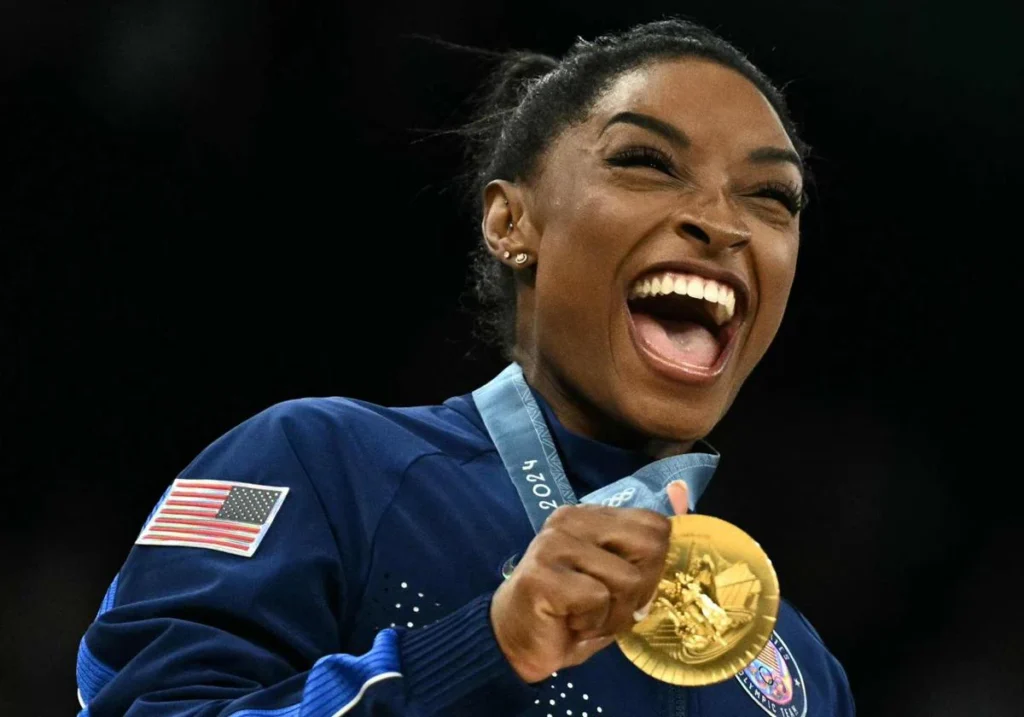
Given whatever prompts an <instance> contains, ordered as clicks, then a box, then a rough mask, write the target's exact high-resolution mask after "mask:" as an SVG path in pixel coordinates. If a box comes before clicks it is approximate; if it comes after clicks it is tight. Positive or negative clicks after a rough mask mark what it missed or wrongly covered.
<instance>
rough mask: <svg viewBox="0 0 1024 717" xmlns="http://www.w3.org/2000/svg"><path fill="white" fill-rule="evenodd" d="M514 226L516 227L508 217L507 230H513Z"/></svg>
mask: <svg viewBox="0 0 1024 717" xmlns="http://www.w3.org/2000/svg"><path fill="white" fill-rule="evenodd" d="M515 228H516V224H515V222H513V221H512V220H511V219H509V220H508V230H509V231H512V230H513V229H515Z"/></svg>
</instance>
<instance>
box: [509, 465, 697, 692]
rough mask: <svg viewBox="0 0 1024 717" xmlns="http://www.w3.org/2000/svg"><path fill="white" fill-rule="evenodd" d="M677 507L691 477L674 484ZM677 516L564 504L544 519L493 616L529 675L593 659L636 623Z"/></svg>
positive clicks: (530, 678) (516, 663)
mask: <svg viewBox="0 0 1024 717" xmlns="http://www.w3.org/2000/svg"><path fill="white" fill-rule="evenodd" d="M667 491H668V496H669V501H670V502H671V504H672V507H673V510H674V511H675V513H676V514H677V515H682V514H685V513H686V511H687V491H686V484H685V483H683V482H682V481H677V482H675V483H672V484H671V485H669V486H668V488H667ZM670 532H671V523H670V522H669V520H668V519H667V518H666V517H664V516H663V515H659V514H658V513H655V512H653V511H649V510H641V509H637V508H606V507H601V506H593V505H576V506H563V507H561V508H559V509H558V510H556V511H555V512H554V513H553V514H552V515H551V517H549V518H548V519H547V521H546V522H545V523H544V527H543V528H542V529H541V531H540V532H539V533H538V534H537V536H536V537H535V538H534V539H533V541H532V542H531V543H530V546H529V548H527V550H526V554H525V555H524V556H523V559H522V561H521V562H520V563H519V565H518V566H517V567H516V569H515V571H514V572H513V573H512V576H511V577H510V578H509V579H508V580H506V581H505V582H504V583H503V584H502V585H501V586H500V587H499V588H498V590H497V591H496V592H495V593H494V598H493V600H492V602H491V624H492V625H493V627H494V634H495V636H496V637H497V640H498V646H499V647H500V648H501V650H502V652H503V653H504V654H505V657H506V658H507V659H508V661H509V664H511V665H512V668H513V669H514V670H515V671H516V672H517V673H518V674H519V676H520V677H521V678H522V679H523V680H525V681H526V682H540V681H541V680H544V679H546V678H547V677H548V676H549V675H551V673H552V672H556V671H558V670H560V669H562V668H564V667H571V666H573V665H578V664H580V663H582V662H584V661H586V660H587V659H588V658H589V657H590V656H591V655H593V654H594V653H596V652H598V651H600V650H602V649H604V648H605V647H607V646H608V645H610V644H611V643H612V642H613V641H614V640H615V635H616V633H619V632H622V631H623V630H626V629H629V628H630V627H632V626H633V625H634V624H635V618H634V615H633V613H634V612H636V611H638V610H640V611H643V610H646V609H648V608H649V607H650V603H651V602H652V601H653V600H654V595H655V593H656V591H657V587H658V580H659V579H660V578H661V573H662V570H663V569H664V566H665V555H666V553H667V552H668V539H669V534H670Z"/></svg>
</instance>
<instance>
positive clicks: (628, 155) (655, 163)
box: [606, 146, 676, 177]
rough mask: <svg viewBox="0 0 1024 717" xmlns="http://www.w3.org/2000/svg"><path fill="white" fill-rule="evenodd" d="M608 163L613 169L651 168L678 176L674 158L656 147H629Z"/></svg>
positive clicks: (611, 158) (608, 160)
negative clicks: (673, 161) (673, 162)
mask: <svg viewBox="0 0 1024 717" xmlns="http://www.w3.org/2000/svg"><path fill="white" fill-rule="evenodd" d="M606 161H607V163H608V164H610V165H611V166H613V167H650V168H651V169H656V170H658V171H659V172H664V173H665V174H668V175H671V176H673V177H674V176H676V170H675V166H674V165H673V164H672V158H671V157H669V156H668V155H667V154H665V153H664V152H662V151H661V150H660V149H656V148H654V147H647V146H637V147H627V148H626V149H624V150H622V151H621V152H618V153H617V154H615V155H614V156H612V157H609V158H608V159H607V160H606Z"/></svg>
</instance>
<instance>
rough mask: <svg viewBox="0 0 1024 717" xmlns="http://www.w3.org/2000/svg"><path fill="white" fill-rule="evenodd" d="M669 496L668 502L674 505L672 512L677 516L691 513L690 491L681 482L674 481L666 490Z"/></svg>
mask: <svg viewBox="0 0 1024 717" xmlns="http://www.w3.org/2000/svg"><path fill="white" fill-rule="evenodd" d="M665 492H666V493H667V494H668V501H669V503H671V504H672V512H673V513H675V514H676V515H686V514H687V513H688V512H690V489H689V488H687V487H686V483H685V482H684V481H681V480H677V481H672V482H671V483H669V484H668V487H667V488H665Z"/></svg>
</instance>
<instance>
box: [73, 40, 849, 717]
mask: <svg viewBox="0 0 1024 717" xmlns="http://www.w3.org/2000/svg"><path fill="white" fill-rule="evenodd" d="M491 87H492V89H491V91H490V93H489V94H488V95H487V98H486V100H485V102H484V103H483V106H482V107H481V110H480V116H479V118H478V119H477V120H476V121H474V122H473V123H471V124H470V125H469V126H468V127H467V128H466V130H465V134H466V136H467V137H468V139H469V140H470V141H471V144H472V147H473V150H474V155H473V156H474V157H475V162H474V166H473V168H472V170H471V172H470V174H471V178H472V179H471V182H470V184H471V187H470V191H471V193H472V196H473V201H474V203H475V204H476V206H477V207H478V208H479V210H480V215H479V219H480V225H481V229H482V234H483V241H482V242H481V244H480V247H481V248H480V250H479V251H478V252H477V254H476V255H475V259H474V271H475V277H476V287H477V289H478V293H479V294H480V296H481V298H483V299H484V300H485V302H487V303H488V304H489V305H490V307H491V308H490V312H489V313H488V314H487V316H486V317H485V319H486V320H487V321H488V322H489V325H490V326H491V327H492V328H494V329H497V331H496V332H495V333H494V334H493V335H494V336H496V337H498V339H499V340H500V342H501V345H502V347H503V348H504V350H505V351H506V353H507V356H508V357H509V358H510V359H511V360H512V363H511V364H510V365H509V367H508V368H507V369H506V370H505V371H504V372H503V373H502V374H501V375H499V376H498V377H497V378H495V379H494V380H493V381H491V382H490V383H488V384H487V385H486V386H483V387H481V388H478V389H477V390H475V391H473V392H472V393H471V394H467V395H463V396H459V397H455V398H452V399H450V400H448V401H446V402H445V403H444V404H443V405H440V406H425V407H418V408H387V407H382V406H377V405H373V404H369V403H366V402H362V401H356V400H352V399H340V398H337V399H305V400H299V401H291V402H288V403H285V404H280V405H278V406H274V407H272V408H270V409H268V410H267V411H265V412H263V413H261V414H259V415H258V416H255V417H253V418H251V419H250V420H248V421H246V422H245V423H244V424H242V425H241V426H238V427H236V428H235V429H233V430H232V431H230V432H228V433H227V434H226V435H225V436H223V437H222V438H221V439H219V440H218V441H216V442H215V443H213V444H212V445H211V446H210V447H208V448H207V449H206V450H205V451H204V452H203V453H202V454H201V455H200V456H199V457H198V458H197V459H196V460H195V461H193V462H192V463H191V464H190V465H189V466H188V467H187V468H186V469H185V470H184V471H183V472H182V474H181V475H180V476H179V477H178V479H177V480H175V481H174V483H173V484H172V486H171V487H170V488H168V491H167V493H166V494H165V496H164V498H163V499H162V500H161V501H160V503H159V505H158V506H157V507H156V509H154V511H153V513H152V514H151V516H150V517H149V519H148V520H147V521H146V524H145V527H144V529H143V531H142V532H141V533H140V534H139V539H138V540H137V541H136V546H135V547H134V548H133V550H132V552H131V553H130V555H129V557H128V560H127V561H126V563H125V565H124V567H123V569H122V570H121V572H120V574H119V576H118V577H116V578H115V580H114V582H113V584H112V585H111V587H110V590H109V591H108V593H107V596H106V597H105V598H104V600H103V601H102V609H101V611H100V614H99V615H98V617H97V619H96V621H95V623H94V624H93V625H92V626H91V627H90V629H89V631H88V632H87V634H86V636H85V639H84V640H83V641H82V644H81V649H80V653H79V665H78V677H79V686H80V699H81V701H82V704H83V709H84V712H83V714H90V715H93V716H94V717H96V716H99V715H123V714H131V715H158V714H159V715H199V714H203V715H214V714H222V715H229V714H231V715H257V714H259V715H269V714H274V715H285V714H289V715H299V714H303V715H305V714H317V715H320V714H323V715H334V716H335V717H337V716H338V715H343V714H352V715H356V714H364V715H369V714H374V715H405V714H409V715H413V714H415V715H432V714H443V715H479V714H488V715H549V717H550V715H552V714H554V713H555V711H556V710H557V711H558V713H559V714H566V715H573V714H576V715H583V717H587V716H588V715H597V714H602V715H608V716H612V715H653V714H663V715H690V716H691V717H693V716H696V715H703V716H705V717H715V716H723V717H724V716H725V715H729V716H730V717H732V716H741V717H742V716H743V715H749V716H753V715H757V714H764V713H766V712H767V713H769V714H776V715H784V716H785V717H801V716H802V715H821V716H824V715H830V716H831V715H852V714H853V704H852V699H851V697H850V694H849V688H848V685H847V682H846V678H845V675H844V673H843V670H842V668H841V667H840V666H839V664H838V663H837V662H836V660H835V659H834V658H833V657H832V656H831V655H830V654H829V652H828V651H827V650H826V649H825V647H824V645H823V643H822V641H821V638H820V637H819V636H818V635H817V633H816V632H814V630H813V628H811V627H810V625H809V624H808V623H807V621H806V620H805V619H804V618H803V617H802V616H801V615H800V614H799V613H798V612H797V611H796V610H795V609H794V608H793V607H791V606H790V605H789V604H788V603H786V602H785V601H783V602H782V603H781V605H780V606H778V610H777V622H772V621H774V620H775V616H774V615H773V616H771V619H772V621H769V623H768V627H767V631H766V632H765V637H764V640H763V641H762V642H761V643H760V645H759V646H758V647H757V648H755V649H754V650H752V651H751V652H750V654H749V655H745V657H744V658H743V660H742V662H741V664H740V665H739V666H737V667H736V670H739V672H738V673H736V670H733V671H732V672H730V673H728V674H724V675H721V676H717V677H715V678H714V679H710V680H708V681H709V682H713V683H714V684H707V685H706V686H702V687H695V688H683V687H679V686H678V685H676V684H670V682H671V679H669V678H668V677H667V676H666V675H663V674H659V673H658V670H656V669H651V668H649V667H648V668H646V669H645V667H644V665H641V664H640V663H637V665H634V664H632V663H631V662H630V661H629V660H628V659H627V658H626V657H625V655H624V654H623V652H622V650H620V649H618V648H617V647H616V646H615V645H612V642H613V640H614V639H615V638H616V636H621V635H622V634H624V632H628V631H629V630H631V629H632V628H633V626H634V625H635V624H639V623H643V624H645V625H653V626H654V627H653V628H652V630H651V634H652V635H653V637H652V639H653V640H655V641H659V640H660V641H661V643H659V644H663V646H664V647H663V648H662V649H663V650H664V651H665V654H670V655H672V656H673V657H672V659H680V660H682V659H684V657H681V655H683V653H686V654H691V653H692V654H691V657H689V658H685V659H689V660H690V662H688V663H687V664H689V665H690V666H691V667H692V666H694V665H697V666H698V667H697V668H695V669H698V670H699V663H700V660H701V658H700V657H699V655H700V654H701V650H710V651H712V652H716V653H717V652H721V649H720V648H722V649H724V647H725V646H728V645H731V644H733V641H736V642H738V640H739V638H738V637H736V635H739V633H740V632H742V631H743V630H746V629H747V628H746V627H745V626H746V625H748V624H753V622H754V621H756V620H759V619H760V618H759V617H757V616H758V615H759V614H760V613H758V612H757V606H758V604H759V600H762V599H763V600H765V601H767V600H769V599H770V598H771V599H776V598H772V596H771V595H769V592H770V591H769V587H770V585H769V582H770V581H767V582H766V580H767V578H762V577H757V576H762V575H767V573H766V572H764V571H762V572H761V573H758V571H757V570H756V569H755V570H754V572H751V567H748V566H747V565H746V564H743V563H741V562H737V561H735V560H732V559H727V557H726V556H724V554H721V553H719V552H718V549H717V548H716V547H715V544H714V543H713V542H711V543H707V544H705V543H700V545H701V546H702V547H701V548H700V550H699V551H695V552H693V553H692V554H691V556H690V563H689V564H690V565H691V566H692V570H690V569H689V568H688V567H687V563H686V561H685V560H684V559H682V558H680V555H679V549H678V545H679V544H678V542H672V541H673V540H675V539H674V538H673V536H674V535H675V536H677V535H679V534H682V533H686V531H688V530H690V531H691V532H692V531H693V530H697V529H698V528H697V527H696V526H707V525H712V524H713V522H709V521H712V520H713V519H711V518H707V517H704V518H696V517H694V516H687V515H686V514H687V513H688V512H689V511H690V510H692V509H693V508H694V507H695V505H696V502H697V500H698V499H699V497H700V494H701V492H702V491H703V489H704V487H705V486H706V484H707V482H708V480H710V478H711V476H712V474H713V473H714V469H715V467H716V465H717V463H718V458H719V457H718V454H717V453H716V452H715V451H714V450H713V449H712V448H711V447H710V446H708V445H707V444H706V443H704V442H703V438H704V437H705V436H706V435H707V434H708V432H709V431H710V430H711V429H712V428H713V427H714V426H715V424H716V423H717V422H718V421H719V420H720V419H721V417H722V416H723V415H724V414H725V412H726V411H727V410H728V408H729V406H730V405H731V404H732V402H733V400H734V399H735V397H736V394H737V392H738V391H739V389H740V387H741V386H742V384H743V382H744V381H745V380H746V378H747V377H748V376H749V375H750V373H751V371H752V370H753V369H754V367H755V366H756V365H757V363H758V362H759V361H760V359H761V357H762V356H763V355H764V353H765V351H766V350H767V349H768V346H769V345H770V343H771V342H772V340H773V338H774V337H775V334H776V332H777V330H778V328H779V325H780V322H781V321H782V316H783V312H784V309H785V307H786V302H787V299H788V296H789V292H790V287H791V285H792V283H793V277H794V272H795V268H796V258H797V248H798V244H799V217H800V212H801V209H802V208H803V205H804V189H803V187H804V177H805V168H804V158H805V156H806V147H805V146H804V145H803V144H802V143H801V142H800V140H799V138H798V137H797V135H796V132H795V129H794V127H793V124H792V122H791V121H790V120H789V117H788V114H787V112H786V108H785V105H784V102H783V100H782V97H781V96H780V95H779V93H778V92H777V90H775V88H774V87H773V86H772V85H771V83H770V82H769V81H768V80H767V79H766V78H765V77H764V76H763V75H762V74H761V73H760V72H759V71H758V70H757V69H756V68H754V67H753V66H752V65H751V64H750V63H749V62H748V61H747V60H746V59H745V58H744V57H743V56H742V55H741V54H740V53H739V52H738V51H737V50H736V49H735V48H733V47H732V46H730V45H728V44H727V43H726V42H724V41H723V40H722V39H720V38H718V37H716V36H715V35H713V34H711V33H710V32H708V31H707V30H705V29H704V28H701V27H699V26H697V25H693V24H690V23H684V22H678V21H667V22H659V23H653V24H649V25H644V26H640V27H637V28H634V29H632V30H630V31H628V32H626V33H623V34H621V35H616V36H610V37H602V38H599V39H597V40H595V41H593V42H584V41H580V42H578V43H577V44H576V45H575V46H574V47H573V48H572V49H571V50H570V52H569V53H568V54H567V56H566V57H565V58H564V59H562V60H560V61H559V60H554V59H551V58H547V57H543V56H539V55H533V54H528V53H527V54H514V55H511V56H509V57H508V59H507V61H505V62H504V63H503V64H502V65H501V66H500V67H499V69H498V71H497V74H496V75H495V76H494V78H493V84H492V85H491ZM247 505H248V506H249V507H250V508H251V510H248V512H247V511H246V510H241V512H239V510H236V508H238V506H241V507H242V508H243V509H244V508H245V507H246V506H247ZM232 506H233V507H232ZM687 526H690V528H688V527H687ZM703 529H704V528H700V530H703ZM698 542H699V541H698ZM684 557H685V556H684ZM680 560H682V562H681V563H680V562H679V561H680ZM730 560H732V562H731V563H730ZM667 561H668V562H667ZM672 561H676V562H674V563H673V562H672ZM670 564H671V565H676V566H677V567H675V568H672V570H669V568H668V567H667V566H668V565H670ZM678 566H682V567H678ZM754 567H756V566H754ZM768 569H769V570H770V568H768ZM755 573H756V574H757V576H755ZM755 578H756V579H755ZM666 585H667V586H666ZM656 598H657V599H656ZM772 626H774V631H772ZM730 631H732V632H730ZM769 633H770V634H769ZM762 647H763V649H762ZM687 650H689V651H690V652H687ZM694 650H695V651H696V652H694ZM757 650H760V651H759V652H757ZM693 654H695V655H697V657H693V656H692V655H693ZM744 665H745V667H744ZM637 667H640V668H641V669H637ZM648 673H651V674H648ZM734 677H735V679H734ZM694 684H696V683H694ZM702 684H703V683H702Z"/></svg>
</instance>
